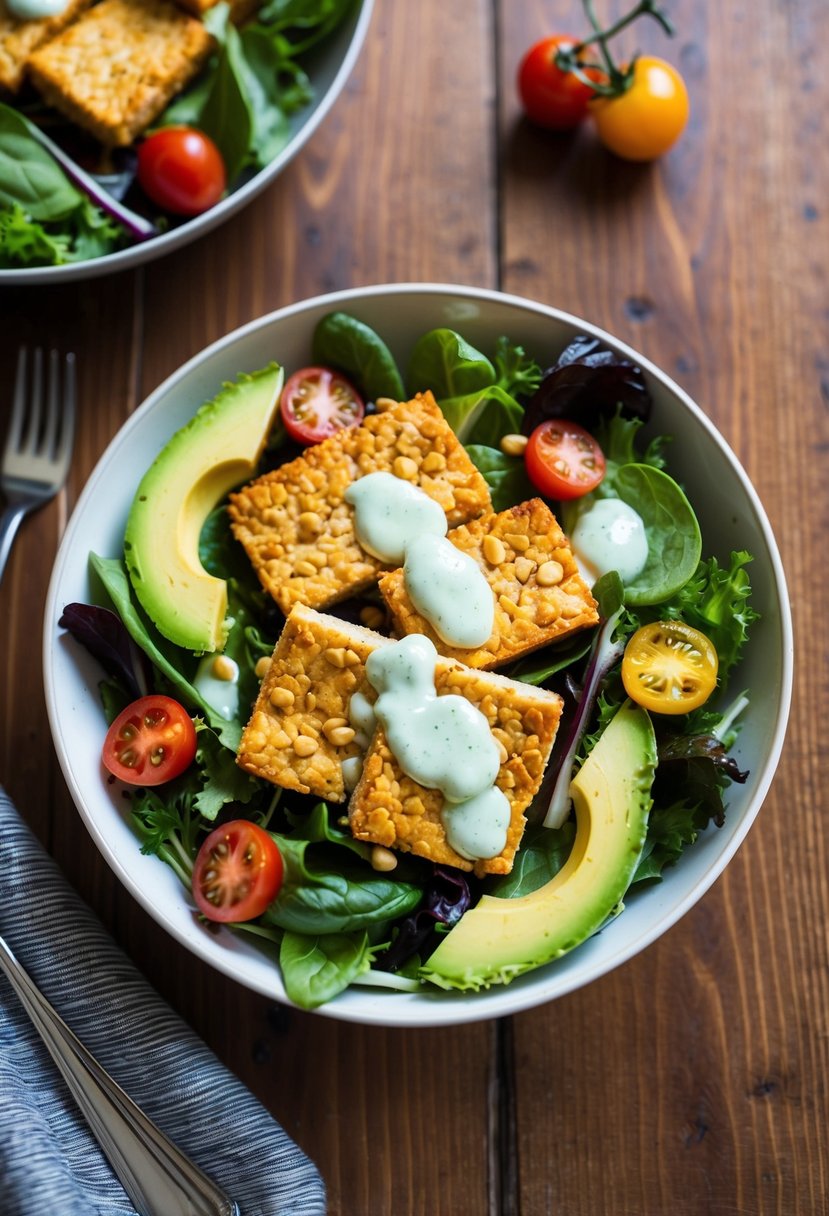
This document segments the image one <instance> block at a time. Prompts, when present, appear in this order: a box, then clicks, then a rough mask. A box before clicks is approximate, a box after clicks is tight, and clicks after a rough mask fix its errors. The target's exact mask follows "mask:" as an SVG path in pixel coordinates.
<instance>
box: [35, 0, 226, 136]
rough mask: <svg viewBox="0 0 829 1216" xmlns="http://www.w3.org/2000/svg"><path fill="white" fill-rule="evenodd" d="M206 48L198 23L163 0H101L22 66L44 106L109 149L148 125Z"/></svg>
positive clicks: (190, 74)
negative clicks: (55, 111) (25, 67)
mask: <svg viewBox="0 0 829 1216" xmlns="http://www.w3.org/2000/svg"><path fill="white" fill-rule="evenodd" d="M212 46H213V39H212V37H211V35H210V34H209V33H208V32H207V30H206V29H205V27H204V25H203V24H202V22H201V21H198V20H196V19H195V18H194V17H190V16H188V15H187V14H186V13H184V12H182V11H181V9H179V8H178V7H177V6H176V5H175V4H173V3H172V2H171V0H101V3H100V4H97V5H96V6H95V7H94V8H92V9H90V10H89V12H87V13H85V14H84V15H83V16H82V17H81V18H80V20H78V21H76V22H75V23H74V24H73V25H70V26H69V27H68V28H67V29H65V30H64V31H63V32H62V33H61V34H59V35H58V36H57V37H56V38H53V39H52V40H51V41H50V42H48V43H47V44H46V45H45V46H43V47H41V48H40V49H39V50H37V51H35V52H34V53H33V54H32V56H31V57H30V59H29V70H30V74H31V77H32V80H33V82H34V84H35V85H36V86H37V88H38V89H39V90H40V92H41V93H42V94H43V96H44V97H45V99H46V100H47V101H48V102H49V103H50V104H51V105H53V106H55V108H56V109H58V110H60V111H61V112H62V113H63V114H65V115H66V116H67V118H69V119H71V120H72V122H75V123H77V124H78V126H80V127H83V128H84V129H85V130H87V131H89V132H90V133H91V134H92V135H93V136H94V137H95V138H96V139H98V140H100V142H101V143H102V144H105V145H106V146H108V147H117V146H122V145H127V144H131V143H132V142H133V140H134V139H135V138H136V136H137V135H139V134H140V133H141V132H142V131H143V130H145V129H146V127H148V126H149V125H150V123H151V122H152V121H153V119H154V118H156V117H157V116H158V115H159V114H160V113H161V111H162V110H163V109H164V107H165V106H166V105H167V103H168V102H169V101H170V100H171V99H172V98H173V97H174V96H175V94H176V93H178V92H179V91H180V90H181V89H182V88H183V87H184V85H185V84H187V82H188V81H189V80H190V79H191V78H192V77H193V76H194V75H195V74H196V72H198V70H199V68H200V67H201V65H202V63H203V62H204V60H205V59H206V58H207V55H208V54H209V52H210V50H211V47H212ZM116 47H117V48H119V53H118V54H113V48H116Z"/></svg>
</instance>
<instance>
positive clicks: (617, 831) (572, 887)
mask: <svg viewBox="0 0 829 1216" xmlns="http://www.w3.org/2000/svg"><path fill="white" fill-rule="evenodd" d="M655 769H656V739H655V737H654V732H653V726H652V724H651V720H650V717H649V716H648V714H647V712H646V711H645V710H644V709H641V708H639V706H636V705H634V704H633V703H632V702H631V701H626V702H625V704H624V705H623V706H622V708H621V709H620V710H619V711H618V713H617V714H616V715H615V717H614V718H613V719H612V721H611V722H610V723H609V725H608V726H607V728H606V729H605V731H604V733H603V734H602V736H601V738H600V739H599V741H598V743H597V744H596V745H595V747H594V748H593V750H592V752H591V753H590V755H589V756H588V758H587V760H586V761H585V762H584V764H583V765H582V767H581V768H580V769H579V771H578V773H577V774H576V776H575V777H574V778H573V781H572V783H571V785H570V793H571V796H572V799H573V804H574V807H575V812H576V837H575V840H574V842H573V848H572V850H571V852H570V856H569V857H568V859H567V861H566V862H565V864H564V866H563V867H562V869H561V870H559V872H558V873H557V874H556V876H555V877H554V878H552V879H551V880H550V881H549V882H547V883H545V884H544V886H542V887H539V888H538V890H536V891H533V892H531V893H530V894H529V895H522V896H519V897H517V898H515V899H499V898H496V897H493V896H491V895H484V896H483V897H482V898H481V900H480V901H479V902H478V903H477V904H476V905H475V907H474V908H471V909H470V910H469V911H468V912H467V913H465V915H464V916H462V917H461V919H460V920H459V921H458V923H457V925H455V927H454V928H453V929H451V930H450V931H449V933H448V934H447V935H446V937H444V939H443V940H442V942H441V944H440V945H439V946H438V948H437V949H436V950H435V952H434V953H433V954H432V955H431V957H430V958H429V959H428V960H427V962H426V963H425V965H424V967H423V968H422V970H421V978H422V979H425V980H428V981H430V982H431V983H433V984H437V985H438V986H439V987H441V988H458V989H462V990H465V991H468V990H471V991H478V990H480V989H481V988H487V987H489V986H490V985H492V984H506V983H509V981H510V980H512V979H514V978H515V977H516V976H517V975H521V974H522V973H523V972H525V971H531V970H533V969H534V968H536V967H540V966H542V965H543V964H545V963H549V962H552V961H553V960H554V959H557V958H560V957H561V956H562V955H563V954H566V953H567V952H568V951H569V950H572V949H573V948H574V947H575V946H578V945H580V944H581V942H583V941H585V940H586V939H587V938H588V937H590V936H591V935H592V934H593V933H595V932H596V931H597V929H600V928H601V926H602V925H603V924H604V923H605V921H606V920H607V919H608V918H609V917H610V916H612V915H614V914H615V913H616V912H617V911H619V910H620V904H621V901H622V898H623V896H624V894H625V891H626V890H627V888H628V886H629V885H630V881H631V878H632V877H633V874H634V871H635V870H636V866H637V864H638V862H639V858H640V856H641V853H642V848H643V846H644V843H645V835H646V832H647V827H648V814H649V812H650V808H651V792H650V791H651V784H652V782H653V775H654V771H655Z"/></svg>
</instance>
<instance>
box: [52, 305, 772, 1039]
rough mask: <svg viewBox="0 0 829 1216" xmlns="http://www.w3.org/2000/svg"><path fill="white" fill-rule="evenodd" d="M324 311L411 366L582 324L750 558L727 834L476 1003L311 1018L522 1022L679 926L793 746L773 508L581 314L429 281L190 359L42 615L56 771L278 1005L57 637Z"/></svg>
mask: <svg viewBox="0 0 829 1216" xmlns="http://www.w3.org/2000/svg"><path fill="white" fill-rule="evenodd" d="M332 309H342V310H345V311H348V312H351V313H353V314H355V315H356V316H358V317H360V318H361V319H362V320H363V321H365V322H367V323H368V324H369V325H372V326H373V327H374V328H375V329H377V331H378V332H379V333H381V334H382V335H383V337H384V338H385V339H386V341H387V342H388V343H389V345H390V346H391V348H392V350H393V352H394V353H395V354H396V356H397V357H398V360H399V361H400V362H401V365H402V366H405V362H406V358H407V355H408V351H409V349H410V348H411V346H412V344H413V342H414V340H415V339H416V338H417V337H418V336H419V335H420V334H422V333H425V332H426V331H427V330H428V329H431V328H434V327H435V326H438V325H447V326H450V327H453V328H456V329H458V330H460V331H461V332H462V333H463V334H464V336H465V337H466V338H468V339H469V340H470V341H471V342H473V343H474V344H476V345H479V346H480V347H482V348H483V349H484V350H487V349H490V348H491V346H492V344H493V342H494V341H495V339H497V338H498V337H499V335H501V334H507V335H508V336H509V337H510V338H512V339H513V340H515V341H521V342H523V343H524V345H525V346H526V348H527V350H528V351H530V352H532V354H533V355H534V356H535V357H536V358H537V359H539V361H541V362H542V364H543V362H544V361H545V360H549V362H552V361H553V360H554V358H555V356H556V355H557V354H558V353H559V351H560V350H561V349H562V347H563V346H564V345H565V344H566V342H567V340H568V339H569V338H570V337H571V336H572V335H573V334H574V333H576V332H581V333H584V332H587V333H590V334H593V335H595V336H596V337H599V338H601V339H602V340H603V341H604V342H606V343H607V344H608V345H609V346H611V347H613V348H614V349H616V350H617V351H619V352H621V353H622V354H624V355H627V356H628V357H630V358H633V359H635V360H636V362H637V363H639V364H640V366H642V367H643V368H644V370H645V373H646V375H647V378H648V382H649V385H650V388H651V392H652V395H653V402H654V409H653V419H652V423H651V424H650V426H651V429H652V430H653V431H654V432H662V433H667V434H671V435H673V436H674V437H675V438H674V442H673V443H672V444H671V447H670V464H671V471H672V472H673V473H674V474H675V475H676V476H677V477H678V478H679V480H681V481H682V482H683V483H684V485H685V486H686V487H687V489H688V492H689V495H690V498H691V501H692V502H693V504H694V506H695V508H696V510H697V512H698V514H699V519H700V524H701V526H702V531H703V542H704V544H703V552H704V553H705V554H709V555H710V554H715V555H717V556H718V557H720V558H721V559H727V557H728V554H729V553H730V551H731V550H732V549H748V550H749V551H750V552H751V553H752V554H753V555H754V559H755V560H754V562H753V563H752V565H751V567H750V572H751V578H752V584H753V600H752V602H753V604H754V605H755V607H756V608H757V609H758V610H759V611H760V612H761V613H762V619H761V620H760V621H759V622H758V624H757V625H756V627H755V629H754V632H753V636H752V638H751V640H750V643H749V646H748V648H747V651H748V653H747V655H746V658H745V660H744V662H743V664H742V666H741V668H740V671H739V674H738V675H737V676H736V677H735V680H734V682H733V684H732V687H733V688H734V690H735V692H736V691H738V689H742V688H748V689H750V692H751V705H750V708H749V709H748V711H747V712H746V714H745V720H744V726H743V730H742V733H741V735H740V739H739V745H738V747H737V749H736V750H737V758H738V761H739V764H740V767H741V768H747V769H749V770H750V776H749V779H748V781H747V782H746V784H745V785H743V786H740V785H735V786H733V787H732V788H731V790H730V792H729V795H728V814H727V818H726V823H725V826H724V827H722V828H720V829H716V828H712V829H709V830H708V831H707V832H705V833H704V834H703V835H702V836H701V837H700V839H699V840H698V841H697V843H696V844H695V845H694V846H693V847H692V848H691V849H689V850H688V851H687V852H686V854H685V855H684V856H683V857H682V858H681V859H680V862H679V864H678V865H676V866H675V867H673V868H672V869H671V870H669V871H668V872H667V874H666V877H665V880H664V881H663V882H662V883H661V884H658V885H656V886H654V887H651V888H649V889H647V890H643V891H640V892H638V893H635V894H634V895H632V897H631V898H630V899H629V900H628V904H627V907H626V909H625V912H624V913H623V915H622V916H620V917H619V918H618V919H617V920H615V921H614V922H613V923H612V924H611V925H610V926H608V928H607V929H606V930H605V931H604V932H603V933H601V934H599V935H598V936H596V937H594V938H592V939H591V940H590V941H588V942H585V943H584V944H583V945H582V946H580V947H579V948H578V949H576V950H574V951H572V952H571V953H570V954H569V955H566V956H565V957H564V958H562V959H560V960H559V961H558V962H556V963H553V964H551V965H549V966H546V967H543V968H540V969H538V970H536V971H534V972H531V973H529V974H527V975H524V976H522V977H520V978H519V979H517V980H515V981H514V982H513V983H512V984H510V985H508V986H506V987H496V988H492V989H490V990H489V991H487V992H483V993H479V994H476V995H470V994H452V993H443V992H437V991H435V992H434V993H429V994H425V993H423V994H421V993H414V994H409V993H398V992H391V991H387V990H384V989H375V988H353V989H350V990H349V991H347V992H345V993H343V994H342V995H341V996H340V997H338V998H337V999H336V1000H335V1001H333V1002H331V1003H330V1004H328V1005H325V1006H323V1007H322V1009H321V1010H320V1011H319V1012H320V1013H322V1014H323V1015H325V1016H328V1017H333V1018H341V1019H343V1020H346V1021H354V1022H364V1023H376V1024H388V1025H396V1026H428V1025H447V1024H450V1023H459V1022H468V1021H473V1020H477V1019H483V1018H489V1017H495V1016H501V1015H504V1014H509V1013H514V1012H516V1011H519V1010H522V1009H527V1008H530V1007H532V1006H535V1005H539V1004H541V1003H543V1002H545V1001H549V1000H552V999H553V998H555V997H558V996H561V995H563V994H564V993H567V992H571V991H573V990H574V989H576V988H579V987H580V986H581V985H583V984H586V983H589V982H590V981H591V980H593V979H596V978H597V977H598V976H600V975H603V974H604V973H605V972H607V971H609V970H610V969H611V968H613V967H616V966H618V964H619V963H622V962H624V961H625V960H626V959H629V958H631V957H632V956H633V955H634V954H636V953H638V951H640V950H642V949H643V948H644V947H645V946H647V945H648V944H649V943H650V942H652V941H654V940H655V939H656V938H657V937H659V936H660V934H662V933H664V932H665V930H666V929H668V928H669V927H670V926H671V925H673V924H674V923H675V922H676V921H677V920H678V919H679V918H680V917H681V916H682V915H683V914H684V913H685V912H687V911H688V909H689V908H690V907H692V906H693V904H694V903H696V901H697V900H698V899H699V898H700V897H701V896H702V895H703V893H704V892H705V891H706V890H707V889H708V887H710V885H711V884H712V883H713V882H714V880H715V879H716V878H717V876H718V875H719V874H721V873H722V871H723V869H724V868H725V866H726V864H727V863H728V861H729V860H730V858H731V857H732V856H733V855H734V852H735V851H736V849H737V847H738V845H739V844H740V842H741V841H742V840H743V838H744V837H745V835H746V833H747V831H748V829H749V827H750V825H751V823H752V821H753V819H754V817H755V815H756V814H757V812H758V810H759V809H760V805H761V803H762V802H763V799H764V797H765V795H766V792H767V790H768V788H769V784H770V782H771V779H772V775H773V773H774V770H775V767H776V764H777V761H778V758H779V754H780V749H781V746H782V742H783V736H784V732H785V726H786V720H787V716H788V709H789V700H790V694H791V681H792V631H791V617H790V611H789V601H788V596H787V592H786V586H785V580H784V575H783V570H782V566H781V563H780V558H779V554H778V551H777V547H776V545H775V541H774V538H773V536H772V533H771V529H770V527H769V523H768V520H767V518H766V515H765V513H764V511H763V508H762V506H761V504H760V502H759V501H758V498H757V495H756V494H755V492H754V489H753V488H752V485H751V483H750V481H749V480H748V477H747V476H746V474H745V472H744V471H743V469H742V468H741V467H740V465H739V463H738V462H737V460H736V458H735V456H734V455H733V453H732V452H731V451H730V450H729V448H728V446H727V445H726V443H725V442H724V440H723V439H722V437H721V436H720V435H719V434H718V432H717V431H716V430H715V428H714V427H713V425H712V424H711V422H710V421H709V420H708V419H707V418H706V417H705V415H704V414H703V413H702V411H701V410H700V409H699V407H698V406H697V405H695V404H694V403H693V401H691V400H690V399H689V398H688V396H687V395H686V394H685V393H684V392H683V391H682V390H681V389H680V388H679V387H678V386H677V385H676V384H674V383H673V382H672V381H671V380H670V379H669V378H668V377H667V376H666V375H665V374H664V373H663V372H661V371H659V369H658V368H656V367H654V366H653V365H652V364H650V363H648V361H647V360H646V359H642V358H641V357H640V356H639V355H638V354H636V352H634V351H632V350H630V348H629V347H627V346H625V345H624V344H623V343H621V342H617V341H616V340H615V339H613V338H612V337H611V336H610V335H609V334H606V333H604V332H603V331H602V330H599V329H597V328H596V327H595V326H593V325H589V324H587V323H586V322H584V321H580V320H578V319H577V318H575V317H572V316H569V315H567V314H565V313H562V312H559V311H557V310H556V309H553V308H548V307H545V306H543V305H541V304H533V303H529V302H528V301H526V300H522V299H518V298H517V297H514V296H507V295H501V294H498V293H496V292H491V291H483V290H474V289H472V288H464V287H451V286H439V285H431V284H422V285H398V286H391V287H389V286H386V287H368V288H361V289H358V290H353V291H343V292H338V293H336V294H333V295H328V296H322V297H318V298H316V299H313V300H308V301H305V302H303V303H300V304H295V305H292V306H290V307H289V308H284V309H281V310H280V311H279V312H275V313H272V314H271V315H270V316H267V317H263V318H261V319H260V320H258V321H254V322H252V323H251V324H249V325H246V326H244V327H243V328H242V329H239V330H237V331H236V332H235V333H232V334H229V335H228V336H227V337H226V338H223V339H222V340H221V341H219V342H216V343H214V345H213V346H210V347H208V349H207V350H205V351H204V352H203V353H202V354H200V355H198V356H196V358H194V359H191V360H190V362H189V363H187V364H185V366H184V367H182V368H181V369H180V370H179V371H178V372H176V373H175V374H174V375H173V376H171V377H170V378H169V379H168V380H167V381H166V382H165V383H164V384H162V385H161V387H160V388H158V389H157V390H156V391H155V392H154V393H153V394H152V396H150V397H149V398H148V399H147V400H146V401H145V402H144V404H143V405H142V406H141V407H140V408H139V409H138V410H136V412H135V414H134V415H133V416H132V417H131V418H130V420H129V421H128V422H127V423H126V425H125V426H124V427H123V428H122V430H121V431H120V432H119V433H118V434H117V435H116V436H115V438H114V439H113V441H112V443H111V444H110V445H109V447H108V448H107V450H106V452H105V453H104V455H103V456H102V457H101V460H100V462H99V463H98V466H97V468H96V469H95V471H94V473H93V474H92V476H91V477H90V479H89V481H88V483H87V485H86V487H85V489H84V491H83V494H82V495H81V498H80V500H79V502H78V505H77V507H76V509H75V512H74V514H73V516H72V518H71V520H70V522H69V526H68V528H67V531H66V535H65V537H64V539H63V543H62V545H61V548H60V552H59V553H58V557H57V561H56V565H55V569H54V574H53V577H52V581H51V586H50V590H49V597H48V603H47V607H46V616H45V634H44V668H45V680H46V695H47V703H48V711H49V718H50V722H51V727H52V732H53V735H54V740H55V747H56V749H57V752H58V756H59V759H60V763H61V766H62V768H63V772H64V775H65V777H66V780H67V782H68V785H69V788H70V790H71V792H72V795H73V798H74V800H75V802H76V804H77V806H78V809H79V810H80V813H81V815H82V816H83V819H84V821H85V823H86V825H87V827H88V829H89V831H90V832H91V833H92V836H93V837H94V839H95V841H96V843H97V845H98V847H99V848H100V849H101V851H102V853H103V854H104V856H105V857H106V859H107V861H108V862H109V864H110V865H111V866H112V868H113V869H114V870H115V872H116V873H117V874H118V875H119V877H120V878H121V880H122V881H123V882H124V883H125V884H126V886H127V887H128V888H129V890H130V891H131V892H132V893H133V895H134V896H135V898H136V899H137V900H138V901H139V902H140V903H141V904H143V906H144V907H145V908H146V909H147V910H148V912H150V914H151V915H152V916H153V917H154V918H155V919H156V920H157V921H158V922H159V923H160V924H162V925H164V926H165V928H166V929H167V930H168V931H169V932H170V933H171V934H172V935H173V936H174V937H176V938H177V939H178V940H179V941H180V942H182V943H183V944H184V945H185V946H186V947H187V948H188V949H189V950H192V951H193V952H194V953H195V954H197V955H198V956H199V957H200V958H202V959H204V961H205V962H207V963H210V964H211V965H212V966H214V967H216V968H218V969H219V970H220V971H223V972H225V973H226V974H227V975H229V976H232V977H233V978H234V979H237V980H238V981H239V983H241V984H245V985H246V986H248V987H249V988H252V989H254V990H255V991H257V992H260V993H263V994H265V995H267V996H271V997H277V998H280V999H284V992H283V989H282V985H281V981H280V977H279V975H278V972H277V970H276V968H275V966H274V964H273V963H272V962H271V961H270V960H269V959H268V958H267V957H266V956H265V954H263V953H261V952H259V951H258V950H257V949H256V948H255V947H253V946H251V945H249V944H248V942H247V941H243V940H241V939H240V936H234V935H232V933H230V932H229V931H226V930H222V931H221V932H220V933H219V934H217V935H214V934H213V933H207V932H205V931H204V930H203V929H202V928H200V926H199V925H198V923H197V922H196V920H195V919H194V916H193V913H192V910H191V906H190V903H189V901H188V896H187V893H186V892H185V890H184V888H183V887H182V886H181V885H180V884H179V882H178V880H177V879H176V878H175V876H174V875H173V873H172V871H171V870H170V869H169V868H168V867H167V866H166V865H164V864H163V863H162V862H161V861H159V860H157V859H156V858H153V857H146V856H142V854H141V853H140V852H139V847H138V843H137V841H136V838H135V836H134V835H133V833H132V831H131V829H130V827H129V825H128V822H127V820H126V817H125V813H124V802H123V799H122V798H121V797H120V795H119V794H117V793H114V792H113V790H112V788H111V787H110V786H108V785H107V784H106V783H105V781H104V780H103V779H102V775H101V772H102V770H101V765H100V750H101V742H102V739H103V734H104V729H105V726H104V719H103V714H102V711H101V707H100V704H99V701H98V695H97V691H96V682H97V679H98V678H99V677H100V672H99V671H98V669H97V668H96V665H95V663H94V662H93V661H92V660H91V659H90V658H89V657H88V656H87V655H86V654H85V652H82V651H81V648H80V647H79V646H78V645H77V644H76V643H75V642H74V641H73V640H72V639H71V638H69V637H68V636H66V635H64V634H63V633H62V631H61V630H59V629H58V626H57V621H58V618H59V617H60V614H61V611H62V609H63V606H64V605H65V604H67V603H69V602H71V601H74V600H87V599H88V598H89V595H90V588H89V580H88V575H87V556H88V554H89V552H90V550H94V551H95V552H96V553H99V554H102V555H117V554H119V553H120V552H121V542H122V536H123V528H124V522H125V519H126V515H127V511H128V509H129V505H130V502H131V500H132V497H133V494H134V491H135V488H136V485H137V483H138V480H139V479H140V476H141V474H142V472H143V470H144V469H145V468H146V467H147V466H148V465H149V464H150V463H151V461H152V460H153V458H154V457H155V455H156V453H157V452H158V451H159V449H160V448H161V447H162V445H163V444H164V443H165V442H166V440H167V439H168V438H169V437H170V435H172V434H173V432H174V431H176V430H177V429H178V428H179V427H180V426H182V425H183V424H184V423H185V422H186V421H187V420H188V419H189V418H190V417H191V416H192V414H193V412H194V411H195V409H196V408H197V406H198V405H199V404H200V403H201V402H202V401H203V400H207V399H208V398H210V397H212V396H213V395H214V394H215V392H216V390H217V388H218V387H219V385H220V384H221V382H222V381H223V380H227V379H230V378H232V377H234V376H235V375H236V374H237V373H238V372H240V371H252V370H254V369H255V368H258V367H261V366H263V365H264V364H265V363H267V362H268V361H269V360H271V359H276V360H278V361H280V362H282V363H284V364H285V365H286V367H287V368H288V369H291V368H296V367H299V366H301V365H304V364H307V363H308V361H309V355H310V347H309V343H310V337H311V333H312V331H313V328H314V325H315V323H316V322H317V321H318V320H319V318H320V317H322V316H323V315H324V314H325V313H327V312H329V311H331V310H332Z"/></svg>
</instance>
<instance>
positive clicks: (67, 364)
mask: <svg viewBox="0 0 829 1216" xmlns="http://www.w3.org/2000/svg"><path fill="white" fill-rule="evenodd" d="M54 353H55V355H57V352H54ZM64 373H65V374H64V381H63V413H62V416H61V427H60V436H59V438H58V443H57V447H56V449H55V459H56V460H59V461H60V462H61V463H62V464H63V465H64V466H66V465H68V464H69V460H70V458H71V456H72V444H73V441H74V438H75V404H76V401H75V399H76V396H77V387H76V382H75V356H74V354H72V353H71V351H70V353H69V354H67V356H66V359H65V360H64ZM55 380H56V381H57V377H55Z"/></svg>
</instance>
